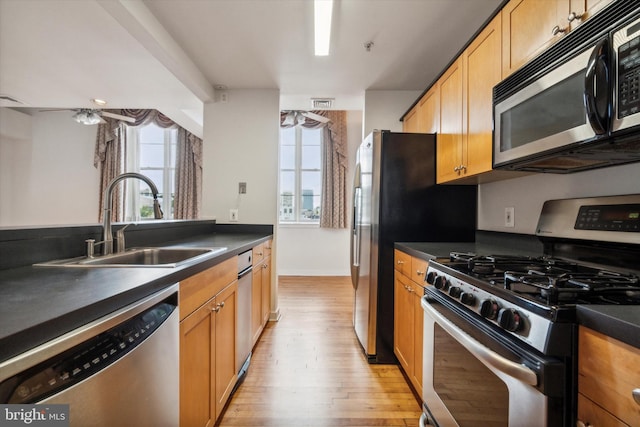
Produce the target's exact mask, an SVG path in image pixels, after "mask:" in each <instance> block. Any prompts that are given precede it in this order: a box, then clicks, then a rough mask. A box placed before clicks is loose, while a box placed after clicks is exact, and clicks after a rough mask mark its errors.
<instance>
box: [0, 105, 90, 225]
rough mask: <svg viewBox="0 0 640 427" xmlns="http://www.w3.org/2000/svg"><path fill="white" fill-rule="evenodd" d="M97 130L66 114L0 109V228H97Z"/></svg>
mask: <svg viewBox="0 0 640 427" xmlns="http://www.w3.org/2000/svg"><path fill="white" fill-rule="evenodd" d="M65 119H66V120H65ZM96 131H97V127H96V126H85V125H81V124H78V123H76V122H75V121H73V120H71V115H70V114H67V115H66V116H65V112H40V113H34V115H33V116H31V115H27V114H24V113H21V112H18V111H15V110H11V109H8V108H0V226H2V227H8V226H30V225H69V224H95V223H97V222H98V195H99V180H100V173H99V171H98V170H97V169H96V168H94V167H93V152H94V146H95V141H96Z"/></svg>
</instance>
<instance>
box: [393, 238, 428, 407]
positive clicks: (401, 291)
mask: <svg viewBox="0 0 640 427" xmlns="http://www.w3.org/2000/svg"><path fill="white" fill-rule="evenodd" d="M408 265H409V267H407V266H408ZM395 266H396V268H395V272H394V323H393V349H394V353H395V355H396V357H397V358H398V361H399V362H400V366H402V369H403V370H404V372H405V373H406V374H407V377H409V380H410V381H411V384H412V385H413V387H414V388H415V390H416V392H417V393H418V394H420V395H422V333H423V312H422V306H421V305H420V300H421V298H422V295H423V294H424V286H423V284H424V275H425V273H426V270H427V261H424V260H422V259H419V258H415V257H412V256H410V255H408V254H406V253H404V252H402V251H399V250H395Z"/></svg>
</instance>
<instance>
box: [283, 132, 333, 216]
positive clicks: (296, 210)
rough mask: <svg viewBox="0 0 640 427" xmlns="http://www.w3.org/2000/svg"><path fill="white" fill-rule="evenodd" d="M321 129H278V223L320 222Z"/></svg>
mask: <svg viewBox="0 0 640 427" xmlns="http://www.w3.org/2000/svg"><path fill="white" fill-rule="evenodd" d="M322 134H323V130H322V129H306V128H303V127H300V126H296V127H291V128H281V129H280V223H296V222H297V223H300V222H304V223H316V224H317V223H319V222H320V196H321V194H322V192H321V190H322V172H321V164H322V160H321V157H322Z"/></svg>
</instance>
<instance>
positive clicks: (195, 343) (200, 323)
mask: <svg viewBox="0 0 640 427" xmlns="http://www.w3.org/2000/svg"><path fill="white" fill-rule="evenodd" d="M213 301H214V300H213V298H212V299H211V300H209V301H208V302H206V303H205V304H203V305H202V306H201V307H200V308H199V309H197V310H196V311H194V312H193V313H191V314H190V315H189V316H188V317H186V318H185V319H184V320H182V321H181V322H180V425H181V426H182V427H204V426H213V423H214V421H215V418H216V415H215V414H216V410H215V407H216V405H215V403H216V401H215V398H214V394H213V391H214V384H215V378H214V372H213V365H212V361H213V359H214V355H215V341H214V339H213V335H214V327H215V323H214V316H213V312H212V311H211V310H212V307H213V305H214V304H213ZM159 374H160V375H161V373H159Z"/></svg>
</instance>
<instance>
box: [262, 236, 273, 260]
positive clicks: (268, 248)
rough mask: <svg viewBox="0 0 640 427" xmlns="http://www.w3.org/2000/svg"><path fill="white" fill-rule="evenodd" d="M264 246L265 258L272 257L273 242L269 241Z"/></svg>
mask: <svg viewBox="0 0 640 427" xmlns="http://www.w3.org/2000/svg"><path fill="white" fill-rule="evenodd" d="M262 245H263V248H264V257H265V258H268V257H270V256H271V246H272V245H273V240H267V241H266V242H264V243H263V244H262Z"/></svg>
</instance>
